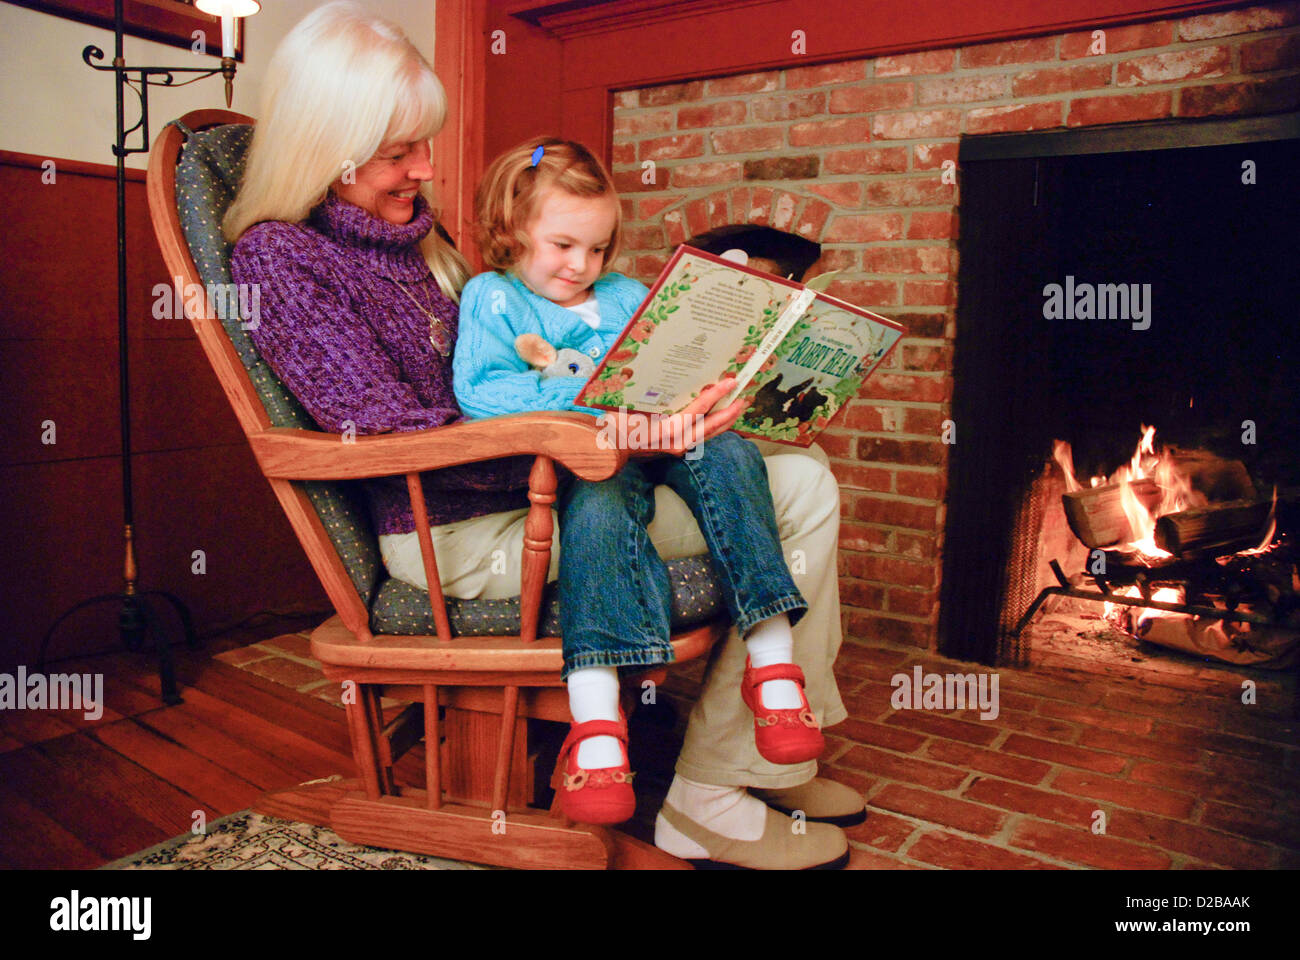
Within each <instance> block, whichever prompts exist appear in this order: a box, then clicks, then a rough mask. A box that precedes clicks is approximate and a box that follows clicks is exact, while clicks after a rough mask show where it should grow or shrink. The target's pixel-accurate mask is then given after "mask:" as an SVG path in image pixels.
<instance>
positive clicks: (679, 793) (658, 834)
mask: <svg viewBox="0 0 1300 960" xmlns="http://www.w3.org/2000/svg"><path fill="white" fill-rule="evenodd" d="M664 802H665V803H667V804H669V805H671V806H672V807H674V808H675V809H677V810H680V811H681V812H682V813H683V814H685V815H686V816H687V817H688V818H689V819H691V820H694V821H695V822H696V823H698V824H699V825H700V826H702V827H704V828H705V829H707V830H711V831H713V832H714V833H719V834H721V835H722V836H724V837H730V838H731V839H732V840H758V839H760V838H762V836H763V827H764V826H765V825H766V824H767V805H766V804H765V803H763V801H762V800H759V799H758V798H757V797H754V796H751V795H750V794H749V793H747V792H746V791H745V788H744V787H718V786H713V785H712V784H707V783H696V782H695V781H694V780H687V779H686V778H685V777H683V776H682V775H681V774H677V775H676V776H674V777H673V782H672V786H670V787H669V788H668V796H667V797H665V798H664ZM655 846H656V847H658V848H659V849H660V850H663V851H665V852H667V853H671V854H672V855H673V856H675V857H681V858H682V859H687V858H690V859H704V858H706V857H708V855H709V851H707V850H705V849H704V848H703V847H701V846H700V845H699V844H698V843H696V842H695V841H694V840H692V839H691V838H690V837H687V836H685V835H683V834H682V833H681V831H679V830H677V829H676V828H675V827H673V825H672V824H670V823H669V822H668V821H667V820H665V819H664V817H663V815H662V814H660V815H659V816H658V817H657V818H655Z"/></svg>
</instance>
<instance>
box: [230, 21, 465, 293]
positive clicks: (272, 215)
mask: <svg viewBox="0 0 1300 960" xmlns="http://www.w3.org/2000/svg"><path fill="white" fill-rule="evenodd" d="M446 116H447V95H446V93H445V92H444V91H443V88H442V84H441V83H440V82H439V81H438V77H437V76H436V75H435V74H434V72H433V68H432V67H430V66H429V62H428V61H427V60H425V59H424V57H423V56H422V55H421V54H420V51H419V50H417V49H416V48H415V46H414V44H412V43H411V41H410V40H408V39H407V37H406V35H405V34H404V33H403V32H402V31H401V29H400V28H399V27H397V26H396V25H395V24H393V23H391V22H389V21H388V20H385V19H383V18H382V17H377V16H375V15H374V14H371V13H368V12H367V11H365V10H363V9H362V8H361V7H359V6H357V5H356V4H355V3H351V2H348V0H340V2H335V3H328V4H325V5H324V6H322V7H318V8H317V9H316V10H314V11H312V12H311V13H310V14H308V15H307V16H306V17H304V18H303V19H302V20H301V21H300V22H299V23H298V25H297V26H295V27H294V28H293V29H292V30H290V31H289V33H288V35H286V36H285V38H284V39H283V40H282V41H281V42H280V45H279V47H277V48H276V51H275V53H274V54H273V55H272V57H271V62H270V65H269V67H268V69H267V75H266V81H265V87H264V89H263V95H262V104H261V115H260V118H259V120H258V122H257V125H256V126H255V127H254V128H253V142H252V144H251V146H250V147H249V153H248V161H247V165H246V167H245V169H244V178H243V181H242V182H241V183H240V187H239V193H238V194H237V195H236V197H235V200H234V202H233V203H232V204H231V205H230V209H229V210H228V211H227V212H226V217H225V219H224V220H223V221H222V230H223V232H224V233H225V236H226V239H228V240H229V241H230V242H232V243H234V242H235V241H236V240H238V239H239V238H240V236H242V235H243V233H244V231H245V230H247V229H248V228H249V227H251V226H253V224H255V223H261V222H262V221H264V220H283V221H286V222H289V223H300V222H302V221H303V220H306V219H307V216H308V214H309V213H310V212H311V210H312V208H313V207H315V206H316V205H317V204H319V203H321V202H323V201H324V200H325V197H326V194H327V193H328V191H329V188H330V185H331V184H333V183H334V182H335V181H337V180H338V179H339V177H340V176H342V175H343V174H344V172H345V171H346V170H348V169H349V165H351V167H352V168H355V167H360V166H361V165H362V164H364V163H365V162H366V161H367V160H369V159H370V158H371V157H373V156H374V155H375V153H376V151H378V149H379V147H380V145H381V144H384V143H389V142H394V141H396V142H400V143H411V142H413V141H416V140H428V139H430V138H431V137H432V136H433V135H434V134H435V133H437V132H438V130H439V129H440V128H441V127H442V124H443V121H444V120H445V119H446ZM420 193H421V194H422V195H423V196H424V199H425V200H426V201H428V203H429V206H430V207H431V208H432V209H433V210H434V211H435V213H436V211H437V209H438V207H437V204H436V202H435V199H434V193H433V186H432V184H431V183H428V182H425V183H421V184H420ZM420 250H421V252H422V253H423V254H424V258H425V260H427V261H428V263H429V269H430V270H432V271H433V275H434V277H435V278H436V279H437V281H438V284H439V286H441V287H442V289H443V290H444V291H445V292H446V293H447V295H448V296H450V297H451V298H452V299H453V300H457V301H459V299H460V297H459V294H460V289H461V287H463V286H464V285H465V281H466V280H467V279H468V278H469V266H468V264H467V263H466V262H465V258H464V257H462V256H461V255H460V254H459V253H458V252H457V251H456V249H455V248H454V247H453V246H452V245H451V244H449V243H447V242H446V241H445V240H443V239H442V238H441V237H440V236H438V231H437V230H436V229H434V230H430V231H429V234H428V236H427V237H425V239H424V240H423V241H421V243H420Z"/></svg>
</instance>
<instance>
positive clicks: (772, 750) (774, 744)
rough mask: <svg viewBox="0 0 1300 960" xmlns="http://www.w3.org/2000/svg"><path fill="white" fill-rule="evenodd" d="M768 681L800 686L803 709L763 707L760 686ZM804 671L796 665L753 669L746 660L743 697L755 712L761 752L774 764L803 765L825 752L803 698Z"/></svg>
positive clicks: (805, 698)
mask: <svg viewBox="0 0 1300 960" xmlns="http://www.w3.org/2000/svg"><path fill="white" fill-rule="evenodd" d="M769 680H793V681H794V682H795V683H797V684H799V697H800V699H801V700H803V706H802V707H799V708H797V709H789V710H774V709H771V708H769V707H764V706H762V700H761V694H760V693H759V689H758V688H759V687H760V686H761V685H762V684H764V683H767V682H768V681H769ZM803 686H804V675H803V671H802V670H800V669H799V667H798V666H797V665H795V664H793V663H774V664H772V665H771V666H770V667H759V668H758V669H757V670H755V669H753V667H751V666H750V663H749V658H748V657H746V658H745V676H744V679H743V680H742V681H741V684H740V695H741V697H742V698H743V699H744V701H745V705H746V706H747V707H749V709H750V710H752V711H754V741H755V743H756V744H757V746H758V752H759V753H760V754H761V755H762V756H763V758H764V759H766V760H770V761H772V763H803V762H805V761H807V760H815V759H817V758H818V757H819V756H821V753H822V751H823V750H825V749H826V738H825V737H823V736H822V731H821V727H820V726H818V724H817V718H816V717H815V716H813V712H812V710H811V709H809V707H808V697H807V696H805V695H804V692H803Z"/></svg>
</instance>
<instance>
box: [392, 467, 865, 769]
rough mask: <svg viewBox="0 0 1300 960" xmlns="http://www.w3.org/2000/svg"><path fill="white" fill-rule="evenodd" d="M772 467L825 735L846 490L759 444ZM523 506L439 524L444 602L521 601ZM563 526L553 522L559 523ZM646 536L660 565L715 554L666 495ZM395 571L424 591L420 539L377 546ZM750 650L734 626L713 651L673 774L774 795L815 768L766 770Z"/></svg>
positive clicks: (554, 555) (839, 716)
mask: <svg viewBox="0 0 1300 960" xmlns="http://www.w3.org/2000/svg"><path fill="white" fill-rule="evenodd" d="M759 446H760V449H762V450H763V453H764V457H765V459H766V463H767V473H768V478H769V481H770V483H771V488H772V500H773V503H774V505H775V507H776V522H777V529H778V530H779V532H780V535H781V544H782V546H783V547H784V549H785V557H786V563H787V564H788V565H789V567H790V572H791V575H792V576H793V577H794V581H795V583H796V584H797V585H798V587H799V591H800V592H801V593H802V594H803V595H804V597H805V599H807V601H808V604H809V609H808V612H807V613H806V614H805V615H804V617H803V619H801V620H800V621H799V623H798V625H796V626H795V627H794V659H795V663H797V664H798V665H799V666H800V667H802V668H803V671H804V675H805V677H806V679H807V686H806V688H805V689H806V693H807V696H808V704H809V706H811V707H812V710H813V713H814V714H816V716H817V719H818V720H819V721H820V722H821V724H822V726H823V727H829V726H832V725H834V724H836V723H839V722H840V721H841V720H843V719H844V718H845V717H846V716H847V715H848V714H847V712H846V711H845V709H844V704H843V702H842V701H841V700H840V695H839V690H838V689H837V688H836V686H835V677H834V674H833V673H832V671H831V667H832V665H833V664H834V662H835V657H836V655H837V654H838V653H839V648H840V641H841V639H842V634H841V631H840V595H839V579H838V573H837V569H836V549H837V542H838V534H839V522H840V498H839V487H838V486H837V485H836V483H835V478H834V477H833V476H832V475H831V473H830V471H829V470H828V469H827V468H826V466H825V454H823V453H822V452H821V450H820V449H819V448H817V447H811V448H809V450H808V451H807V452H805V451H802V450H799V449H797V448H794V447H789V446H784V445H780V444H759ZM526 514H527V510H526V509H524V510H513V511H509V512H506V513H495V514H489V515H487V516H483V517H475V518H473V519H472V520H465V521H462V522H460V523H452V524H446V525H444V526H442V527H434V528H433V543H434V548H435V552H436V556H437V558H438V573H439V576H440V577H441V579H442V581H443V590H444V592H445V593H446V594H447V595H448V596H454V597H462V598H467V599H469V598H476V597H481V598H484V599H500V598H504V597H515V596H518V595H519V582H520V576H519V558H520V552H521V548H522V545H523V535H524V517H525V516H526ZM557 527H558V525H557ZM649 532H650V538H651V540H652V542H653V543H654V545H655V548H656V549H657V550H658V551H659V554H660V556H662V557H663V558H664V559H665V560H673V559H676V558H678V557H692V556H697V555H699V554H702V553H707V552H708V547H707V546H706V545H705V542H704V536H703V535H702V534H701V533H700V530H699V527H698V526H697V524H696V523H695V518H694V517H693V516H691V512H690V510H689V509H688V508H687V506H686V504H685V503H684V502H683V501H682V499H681V498H680V497H678V496H677V494H675V493H673V492H672V491H671V490H669V489H668V488H667V487H657V488H656V489H655V519H654V521H653V522H652V523H651V524H650V527H649ZM379 546H380V552H381V554H382V556H383V558H384V563H385V564H386V565H387V567H388V570H389V573H390V574H391V575H392V576H394V577H396V578H397V579H399V580H404V581H406V582H408V583H411V584H414V585H415V586H418V587H420V588H421V589H422V590H424V589H428V584H427V581H426V580H425V577H424V567H423V564H422V563H421V561H420V546H419V541H418V539H417V538H416V535H415V533H414V532H412V533H405V534H390V535H387V536H383V537H380V538H379ZM558 570H559V542H558V534H557V535H556V537H555V538H554V539H553V540H552V544H551V569H550V573H549V575H548V578H549V579H552V580H553V579H555V578H556V577H557V576H558ZM744 668H745V644H744V641H743V640H742V639H740V638H739V637H737V636H736V632H735V630H734V629H733V630H730V631H729V632H728V634H727V636H726V638H725V639H724V640H723V641H722V642H721V643H718V644H717V645H715V646H714V648H713V651H712V652H711V654H710V657H709V664H708V670H707V672H706V674H705V680H704V690H703V693H702V694H701V695H700V698H699V700H698V701H697V702H696V704H695V707H694V709H693V710H692V711H691V715H690V720H689V723H688V725H687V730H686V742H685V744H683V746H682V752H681V754H680V755H679V756H678V759H677V772H678V773H679V774H681V775H682V776H684V777H687V778H688V779H690V780H695V781H697V782H699V783H709V784H717V785H720V786H753V787H764V788H768V789H775V788H780V787H790V786H796V785H798V784H801V783H805V782H806V781H808V780H809V779H811V778H812V777H813V776H814V775H815V774H816V771H817V764H816V762H815V761H809V762H808V763H803V764H795V765H791V766H785V765H781V764H774V763H770V762H768V761H767V760H764V759H763V758H762V757H761V756H759V754H758V750H757V749H756V748H755V746H754V715H753V713H751V712H750V710H749V708H748V707H746V706H745V703H744V701H743V700H742V699H741V697H740V681H741V676H742V675H743V673H744Z"/></svg>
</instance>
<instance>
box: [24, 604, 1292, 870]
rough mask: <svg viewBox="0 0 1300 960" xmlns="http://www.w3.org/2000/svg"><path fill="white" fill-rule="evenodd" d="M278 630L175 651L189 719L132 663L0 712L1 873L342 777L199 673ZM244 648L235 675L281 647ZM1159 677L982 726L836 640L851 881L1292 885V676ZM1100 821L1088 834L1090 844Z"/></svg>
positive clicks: (690, 674) (838, 776)
mask: <svg viewBox="0 0 1300 960" xmlns="http://www.w3.org/2000/svg"><path fill="white" fill-rule="evenodd" d="M294 629H300V628H299V627H291V626H289V625H288V624H285V623H278V624H272V625H268V626H267V627H266V628H264V629H263V630H261V631H260V635H255V634H254V632H252V631H243V632H242V633H239V634H231V635H227V636H226V637H223V638H222V640H221V641H220V642H211V643H208V644H207V645H206V646H205V649H203V650H202V651H198V652H193V653H191V652H189V651H184V650H182V649H180V648H177V655H178V661H179V663H178V670H177V672H178V676H179V680H180V682H181V685H182V694H183V696H184V698H185V703H184V704H182V705H180V706H175V707H165V706H163V705H162V702H161V701H160V699H159V696H158V694H159V685H158V678H157V667H156V664H155V663H153V662H151V660H150V659H149V658H148V657H147V656H145V655H143V654H131V653H125V652H121V653H114V654H110V655H105V656H101V657H94V658H87V659H83V660H80V661H62V662H59V663H56V664H51V665H50V666H49V667H48V668H47V669H48V671H49V672H51V673H70V672H74V671H76V672H90V673H102V674H104V688H103V693H104V700H105V705H104V707H105V709H104V715H103V717H101V718H100V719H98V720H96V721H87V720H85V719H84V718H83V717H82V716H81V715H80V714H79V713H70V712H51V711H26V710H4V711H0V867H4V868H14V867H18V868H31V867H43V868H92V867H97V866H100V865H102V864H104V863H107V862H110V861H112V860H116V859H118V858H120V857H124V856H127V855H129V854H132V853H136V852H138V851H140V850H142V849H145V848H147V847H150V846H152V845H154V844H156V843H160V842H161V841H163V840H166V839H168V838H170V837H173V836H176V835H178V834H182V833H188V832H189V831H190V829H191V827H192V826H193V825H194V822H195V816H196V814H197V812H198V811H202V813H203V815H204V816H205V817H206V818H207V819H208V820H209V821H211V820H213V819H215V818H216V817H219V816H223V815H225V814H229V813H234V812H237V811H240V810H244V809H246V808H248V807H249V806H251V805H252V804H253V803H254V802H255V801H256V800H257V798H258V797H259V796H260V795H261V794H262V793H263V792H264V791H267V790H272V789H277V788H283V787H288V786H292V785H294V784H297V783H302V782H304V781H307V780H315V779H319V778H323V777H328V776H332V775H334V774H343V775H345V776H351V775H352V773H353V770H354V766H353V762H352V756H351V752H350V748H349V744H348V736H347V729H346V726H345V723H344V715H343V711H342V710H341V709H340V708H339V707H337V706H334V705H332V704H330V703H328V702H326V700H324V699H322V698H321V696H319V695H313V694H312V693H309V692H304V691H301V690H295V689H293V687H291V686H285V685H283V683H282V682H275V681H273V680H271V679H268V678H267V677H263V676H259V675H257V673H255V672H253V671H252V669H251V668H250V669H239V668H237V667H235V666H231V665H230V664H228V663H223V662H221V661H219V660H214V659H213V655H214V654H217V653H221V652H223V651H227V650H232V649H234V648H236V647H245V646H246V645H248V644H252V643H255V642H256V641H259V640H265V639H267V638H270V637H274V636H276V635H277V634H281V633H283V632H284V631H285V630H294ZM281 639H282V640H283V638H281ZM289 639H292V638H289ZM259 648H260V652H256V651H253V652H250V653H249V655H248V656H249V657H253V658H254V659H256V657H257V656H266V654H267V652H268V651H274V650H277V649H282V648H284V643H283V642H281V640H277V641H276V642H274V643H269V644H259ZM288 648H289V649H293V648H294V645H293V644H289V647H288ZM251 650H252V648H250V651H251ZM1153 656H1154V655H1153ZM1159 663H1160V664H1161V666H1162V669H1160V670H1159V671H1155V672H1150V673H1145V674H1142V675H1141V676H1122V675H1115V674H1114V672H1113V671H1111V672H1108V673H1103V674H1087V673H1079V672H1077V671H1074V672H1061V671H1059V670H1058V671H1056V672H1052V671H1048V670H1046V669H1045V668H1039V669H1037V670H1029V671H1024V670H1016V669H1010V668H1003V669H1000V670H998V671H997V675H998V676H1000V678H1001V693H1000V705H1001V709H1000V712H999V713H998V715H997V716H996V718H989V719H987V720H986V719H984V718H983V717H981V716H980V714H979V711H978V710H975V709H967V710H961V709H958V710H952V711H938V712H936V711H915V710H898V709H895V707H894V704H893V699H894V697H893V694H894V692H895V691H894V689H893V682H894V681H895V680H896V679H897V677H898V676H899V675H911V672H912V671H913V669H914V668H915V667H917V666H920V667H923V668H924V669H925V670H926V671H929V672H934V673H939V674H945V673H951V672H958V673H965V672H967V671H969V670H971V669H979V670H982V669H986V668H980V667H978V665H971V664H963V663H960V662H958V661H950V660H947V659H946V658H942V657H939V656H936V655H933V654H927V653H923V652H919V651H916V650H912V649H906V648H896V647H893V646H889V645H866V644H848V643H846V644H845V645H844V648H843V649H841V651H840V657H839V660H838V661H837V663H836V674H837V679H838V683H839V687H840V690H841V693H842V694H843V698H844V701H845V704H846V706H847V707H848V710H849V718H848V719H846V720H845V721H844V722H843V723H842V724H837V725H836V726H835V727H832V728H830V729H829V730H828V731H827V750H826V753H825V754H824V755H823V757H822V767H821V773H822V776H827V777H830V778H832V779H835V780H839V781H840V782H842V783H846V784H848V785H850V786H852V787H853V788H854V789H856V790H857V791H859V792H860V793H861V794H862V795H863V797H864V798H865V799H866V802H867V805H868V809H869V816H868V820H867V822H866V823H865V824H862V825H860V826H857V827H853V828H850V829H849V831H848V835H849V840H850V843H851V844H852V847H853V850H852V859H851V860H850V867H857V868H862V869H935V868H949V869H953V868H955V869H1008V868H1011V869H1030V868H1033V869H1042V868H1048V869H1079V868H1092V869H1116V868H1120V869H1133V868H1138V869H1203V868H1207V867H1215V868H1228V869H1259V868H1273V869H1279V868H1280V869H1298V868H1300V721H1297V720H1296V719H1295V718H1294V717H1293V716H1292V714H1291V709H1292V704H1293V698H1294V696H1295V690H1294V683H1295V678H1294V677H1293V676H1292V675H1290V674H1278V673H1274V674H1273V675H1271V676H1264V675H1262V673H1260V674H1259V675H1255V676H1254V680H1253V681H1252V682H1254V683H1256V684H1257V693H1258V702H1257V703H1255V702H1252V703H1251V705H1250V706H1244V705H1243V700H1242V695H1241V691H1242V677H1241V676H1239V675H1238V674H1239V672H1240V671H1239V670H1237V669H1235V668H1226V667H1224V666H1215V665H1207V664H1205V663H1201V662H1199V661H1197V660H1195V658H1187V657H1182V658H1173V657H1169V656H1167V655H1164V654H1161V655H1160V660H1159ZM245 665H248V664H245ZM1112 666H1116V665H1112ZM702 670H703V664H702V663H695V664H684V665H682V667H681V668H680V669H679V670H677V671H675V672H674V674H673V680H672V681H670V683H671V684H673V685H676V686H674V687H673V689H669V685H665V688H664V692H665V694H667V695H669V696H668V697H667V698H666V699H671V698H672V697H675V696H676V695H677V694H676V693H675V692H674V690H676V691H677V692H679V693H681V694H682V695H683V696H684V697H685V699H684V700H682V701H681V702H680V703H674V708H675V709H674V710H670V711H668V714H670V715H675V718H676V719H675V721H673V720H672V718H671V716H669V717H668V718H667V719H665V717H664V716H661V715H660V714H661V713H662V711H659V710H638V711H637V712H636V714H634V715H633V718H632V722H633V723H638V722H645V723H647V724H650V723H652V722H653V723H658V724H659V725H661V726H662V725H663V724H664V723H667V724H668V725H667V726H663V728H662V729H658V730H656V729H651V728H649V727H647V728H645V729H641V730H638V731H635V732H634V734H633V737H632V747H631V750H632V760H633V766H634V769H636V770H637V773H638V779H637V798H638V816H637V818H635V819H634V820H633V822H632V823H630V824H629V825H628V826H627V827H626V828H625V829H627V830H628V831H629V832H630V833H632V834H633V835H634V836H637V837H638V838H640V839H642V840H647V839H649V838H650V834H651V833H652V830H653V827H652V824H653V818H654V813H655V811H656V810H657V809H658V805H659V801H660V800H661V799H662V796H663V792H664V791H666V789H667V785H668V781H669V780H670V779H671V777H672V768H673V758H674V757H675V756H676V753H677V749H678V747H679V746H680V743H681V740H680V732H681V728H682V727H683V726H684V718H685V717H686V715H687V712H688V708H689V701H690V699H691V698H692V697H693V695H694V689H695V688H698V685H699V683H700V681H701V679H702V677H701V676H700V673H701V672H702ZM267 672H270V673H272V674H274V675H277V676H279V674H278V673H276V671H272V670H268V671H267ZM282 679H283V678H282ZM289 679H292V677H290V678H289ZM317 693H318V694H319V693H320V691H317ZM656 717H657V719H656ZM674 723H675V726H674ZM557 729H558V733H559V737H558V738H557V744H556V745H557V746H558V739H562V737H563V732H564V731H563V725H557ZM423 766H424V754H423V747H422V746H420V745H417V746H416V747H414V748H412V749H411V750H410V751H409V752H408V753H407V754H406V755H405V756H403V757H402V759H401V761H400V762H399V763H398V765H397V775H398V779H399V781H406V782H410V783H419V782H421V781H422V779H423ZM643 774H644V777H643V776H642V775H643ZM1099 810H1100V811H1102V812H1104V813H1105V814H1106V823H1107V827H1106V831H1105V835H1104V836H1098V835H1095V834H1094V832H1093V830H1092V829H1091V827H1090V825H1091V824H1092V823H1093V822H1094V819H1095V817H1096V814H1097V811H1099Z"/></svg>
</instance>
